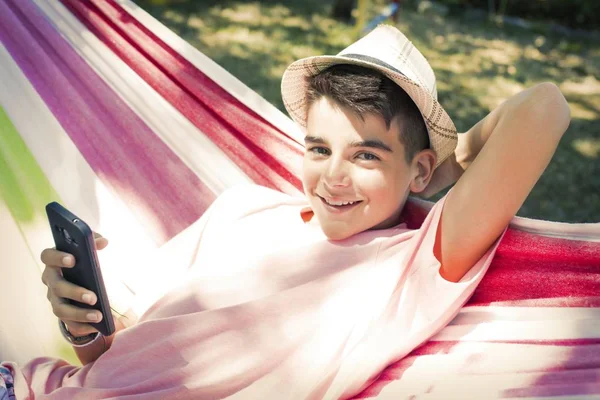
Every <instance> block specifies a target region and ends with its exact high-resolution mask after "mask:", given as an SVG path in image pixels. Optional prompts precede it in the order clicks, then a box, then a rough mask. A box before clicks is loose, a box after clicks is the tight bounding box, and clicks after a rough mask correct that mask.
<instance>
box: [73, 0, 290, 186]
mask: <svg viewBox="0 0 600 400" xmlns="http://www.w3.org/2000/svg"><path fill="white" fill-rule="evenodd" d="M61 1H62V2H63V3H64V4H65V5H66V6H67V7H68V8H69V9H70V10H71V12H72V13H73V14H75V15H76V16H77V17H78V18H79V19H80V21H81V22H82V23H83V24H85V25H86V26H87V27H88V29H89V30H90V31H92V32H93V33H94V34H95V35H96V36H97V37H98V38H99V39H100V40H101V41H102V42H104V43H105V44H106V45H107V46H108V47H109V48H110V49H112V50H113V51H114V52H115V53H116V54H117V55H118V56H119V57H120V58H121V59H122V60H123V61H125V62H126V63H127V65H129V67H131V68H132V69H133V70H134V71H135V72H136V73H137V74H138V75H139V76H141V77H142V78H143V79H144V80H145V81H146V82H148V84H149V85H150V86H152V87H153V88H154V89H155V90H156V91H157V92H158V93H160V94H161V95H162V96H163V97H164V98H165V99H167V100H168V101H169V102H170V103H171V104H173V106H174V107H175V108H177V109H178V110H179V111H180V112H181V113H182V114H183V115H185V116H186V117H187V118H188V119H189V120H190V121H191V122H192V123H193V124H194V125H195V126H197V127H198V128H199V129H200V130H201V131H202V132H203V133H204V134H205V135H207V136H208V137H209V138H210V139H211V140H212V141H213V142H214V143H215V144H216V145H217V146H218V147H219V148H220V149H222V150H223V151H224V152H225V154H227V156H228V157H229V158H230V159H231V160H232V161H233V162H234V163H235V164H237V165H238V166H239V167H240V168H241V169H242V170H243V171H244V172H245V173H246V174H247V175H248V176H249V177H250V178H251V179H252V180H253V181H254V182H255V183H257V184H260V185H263V186H267V187H270V188H273V189H277V190H280V191H284V192H287V193H294V194H297V192H298V191H299V190H301V188H302V184H301V181H300V179H299V178H298V176H299V172H300V165H301V155H302V150H301V146H300V145H298V143H296V142H295V141H293V140H292V139H291V138H289V137H288V136H287V135H285V134H283V133H282V132H280V131H279V130H277V129H276V128H275V127H274V126H272V125H271V124H269V123H268V122H267V121H265V120H264V119H263V118H261V117H260V116H258V115H257V114H256V113H255V112H254V111H253V110H251V109H249V108H248V107H246V106H245V105H244V104H242V103H241V102H240V101H238V100H237V99H236V98H234V97H233V96H232V95H231V94H229V93H228V92H227V91H226V90H224V89H223V88H221V87H220V86H219V85H217V84H216V83H215V82H214V81H212V80H211V79H210V78H208V77H207V76H206V75H205V74H203V73H202V72H201V71H199V70H198V69H197V68H196V67H195V66H193V65H192V64H191V63H190V62H189V61H187V60H186V59H185V58H184V57H182V56H181V55H179V54H178V53H177V52H176V51H175V50H173V49H171V48H170V47H169V46H168V45H166V44H165V43H164V42H163V41H161V40H160V39H159V38H158V37H157V36H156V35H154V34H153V33H152V32H150V31H149V30H148V29H147V28H145V27H144V26H143V25H142V24H140V23H139V22H138V21H137V20H136V19H135V18H133V17H132V16H130V15H129V14H128V13H127V12H126V11H125V10H123V8H122V7H121V6H120V5H118V4H117V3H115V2H114V1H112V0H109V1H104V0H102V1H101V0H61Z"/></svg>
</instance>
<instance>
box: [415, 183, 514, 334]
mask: <svg viewBox="0 0 600 400" xmlns="http://www.w3.org/2000/svg"><path fill="white" fill-rule="evenodd" d="M446 198H447V195H446V196H444V197H443V198H442V199H441V200H439V201H438V202H437V203H436V204H435V205H434V206H433V208H432V209H431V210H430V212H429V214H428V215H427V217H426V219H425V221H424V222H423V224H422V226H421V227H420V228H419V230H418V231H417V232H416V233H415V236H414V237H413V238H412V239H411V241H412V242H413V243H411V252H409V259H410V261H409V262H408V264H409V265H408V276H407V278H406V282H405V288H404V289H405V295H406V297H405V299H404V300H405V301H407V302H408V303H412V304H410V305H409V308H410V309H412V310H413V312H414V314H413V325H412V326H413V329H415V330H417V331H421V332H420V336H422V338H423V340H425V339H427V338H428V337H429V336H431V335H433V334H434V333H436V332H437V331H438V330H440V329H441V328H443V327H444V326H446V325H447V324H448V323H449V322H450V321H451V320H452V318H454V316H456V314H457V313H458V311H459V310H460V308H461V307H462V306H463V305H464V304H465V303H466V302H467V301H468V300H469V298H470V297H471V295H472V294H473V292H474V291H475V288H476V287H477V285H478V284H479V282H481V280H482V279H483V277H484V275H485V273H486V271H487V269H488V267H489V266H490V264H491V262H492V259H493V257H494V254H495V253H496V249H497V247H498V244H499V243H500V241H501V240H502V237H503V236H504V232H503V233H502V234H501V235H500V237H499V238H498V239H497V240H496V241H495V242H494V243H493V244H492V245H491V246H490V248H489V249H488V251H487V252H486V253H485V254H484V255H483V256H482V257H481V258H480V259H479V261H477V262H476V263H475V265H473V267H471V269H470V270H469V271H468V272H467V273H466V274H465V276H463V278H462V279H461V280H460V281H459V282H456V283H455V282H450V281H447V280H445V279H444V278H443V277H442V276H441V275H440V272H439V270H440V266H441V264H440V262H439V260H438V259H437V258H436V257H435V255H434V252H433V249H434V244H435V236H436V232H437V227H438V224H439V221H440V218H441V215H442V210H443V207H444V204H445V201H446Z"/></svg>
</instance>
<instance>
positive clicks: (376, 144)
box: [351, 139, 394, 153]
mask: <svg viewBox="0 0 600 400" xmlns="http://www.w3.org/2000/svg"><path fill="white" fill-rule="evenodd" d="M351 146H352V147H371V148H373V149H379V150H383V151H387V152H388V153H393V152H394V151H393V150H392V149H391V148H390V147H389V146H388V145H387V144H385V143H383V142H382V141H381V140H379V139H369V140H363V141H362V142H352V144H351Z"/></svg>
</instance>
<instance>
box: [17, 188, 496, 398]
mask: <svg viewBox="0 0 600 400" xmlns="http://www.w3.org/2000/svg"><path fill="white" fill-rule="evenodd" d="M444 200H445V199H442V200H440V201H439V202H438V203H437V204H436V205H435V206H434V207H433V209H432V210H431V211H430V213H429V215H428V216H427V219H426V220H425V222H424V223H423V225H422V227H421V228H420V229H418V230H409V229H407V228H406V226H405V225H404V224H400V225H398V226H396V227H394V228H390V229H385V230H378V231H366V232H362V233H360V234H357V235H355V236H353V237H351V238H349V239H346V240H343V241H329V240H327V238H326V237H325V235H324V234H323V232H322V231H321V229H320V228H319V226H318V225H316V224H313V223H306V222H305V221H304V220H303V218H301V212H302V211H303V209H304V208H305V207H306V200H305V199H302V198H295V197H290V196H287V195H284V194H281V193H279V192H276V191H272V190H270V189H266V188H263V187H259V186H253V185H245V186H240V187H236V188H233V189H230V190H228V191H227V192H225V193H224V194H223V195H221V196H220V197H219V198H218V199H217V201H216V202H215V203H214V204H213V205H212V206H211V208H210V209H209V210H208V211H207V212H206V214H205V215H204V216H203V217H202V218H201V219H200V220H199V222H198V223H197V224H196V225H197V229H196V230H195V232H196V233H195V234H196V235H197V236H196V242H197V250H196V251H195V252H194V257H193V259H192V260H190V262H189V267H188V268H186V269H185V270H184V272H183V273H182V275H181V276H180V278H179V279H180V283H179V284H178V285H177V286H176V287H174V288H172V289H171V290H170V291H169V292H168V293H167V294H166V295H164V296H163V297H161V298H160V299H159V300H158V301H156V302H155V303H154V304H153V305H152V306H151V307H150V308H148V309H147V311H146V312H145V314H144V315H142V316H141V318H140V319H139V321H138V323H137V324H136V325H134V326H132V327H130V328H127V329H125V330H124V331H121V332H119V333H118V334H117V335H116V337H115V340H114V342H113V345H112V347H111V348H110V349H109V351H107V352H106V353H105V354H103V355H102V356H101V357H100V358H99V359H98V360H97V361H96V362H94V363H91V364H88V365H86V366H84V367H74V366H70V365H67V364H66V363H64V362H62V361H59V360H56V359H49V358H40V359H35V360H33V361H31V362H30V363H28V364H27V365H25V366H24V367H23V368H22V369H18V368H17V367H16V366H15V365H12V364H8V365H10V367H11V368H13V369H14V375H15V387H16V393H17V396H18V397H17V398H18V399H27V398H32V397H33V394H35V395H36V399H41V398H44V399H66V398H68V399H85V400H89V399H107V398H117V397H118V398H123V397H126V396H132V398H135V399H217V398H225V397H227V398H231V399H321V398H327V399H337V398H345V397H349V396H352V395H354V394H356V393H358V392H359V391H360V390H361V389H363V388H364V387H365V386H366V385H368V384H369V383H370V382H371V381H372V380H373V379H375V378H376V377H377V374H378V373H379V372H381V370H382V369H383V368H385V367H386V366H387V365H389V364H390V363H392V362H394V361H395V360H398V359H400V358H402V357H404V356H405V355H406V354H407V353H409V352H410V351H411V350H413V349H414V348H415V347H417V346H418V345H420V344H421V343H423V342H425V341H426V340H427V339H428V338H429V337H431V336H432V335H433V334H435V333H436V332H437V331H439V330H440V329H441V328H443V327H444V326H445V325H446V324H447V323H448V322H449V321H450V320H451V319H452V318H453V317H454V316H455V315H456V313H457V312H458V310H459V308H460V307H461V306H462V305H463V304H464V303H465V302H466V301H467V300H468V298H469V297H470V296H471V294H472V293H473V290H474V289H475V287H476V286H477V284H478V283H479V281H480V280H481V278H482V277H483V275H484V273H485V271H486V270H487V268H488V265H489V264H490V261H491V259H492V256H493V254H494V252H495V249H496V246H497V243H496V244H495V245H494V246H492V248H491V249H490V250H489V251H488V252H487V253H486V254H485V255H484V257H482V259H481V260H480V261H479V262H478V263H477V264H476V265H475V266H474V267H473V268H472V269H471V270H470V272H469V273H467V275H466V276H465V277H464V278H463V279H462V280H461V282H459V283H450V282H447V281H445V280H444V279H443V278H442V277H441V276H440V275H439V262H438V260H437V259H436V258H435V257H434V255H433V245H434V241H435V233H436V227H437V224H438V221H439V218H440V214H441V211H442V207H443V204H444ZM164 273H165V274H168V273H169V266H168V265H164ZM41 394H48V395H47V396H41Z"/></svg>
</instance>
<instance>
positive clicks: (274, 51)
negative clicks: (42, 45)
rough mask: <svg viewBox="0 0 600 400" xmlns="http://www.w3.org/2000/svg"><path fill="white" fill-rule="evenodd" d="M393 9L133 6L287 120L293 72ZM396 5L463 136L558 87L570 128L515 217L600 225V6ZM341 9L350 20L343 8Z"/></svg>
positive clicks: (178, 0)
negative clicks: (512, 99) (285, 93)
mask: <svg viewBox="0 0 600 400" xmlns="http://www.w3.org/2000/svg"><path fill="white" fill-rule="evenodd" d="M344 3H345V4H344ZM392 3H393V2H390V1H384V0H367V1H363V0H358V1H357V0H285V1H283V0H281V1H245V0H219V1H216V0H138V1H137V4H138V5H140V6H141V7H143V8H144V9H146V11H148V12H149V13H150V14H152V15H153V16H154V17H156V18H157V19H159V20H160V21H161V22H163V23H164V24H166V25H167V26H168V27H169V28H170V29H172V30H173V31H174V32H175V33H177V34H178V35H179V36H181V37H183V38H184V39H185V40H186V41H188V42H189V43H190V44H192V45H193V46H195V47H197V48H198V49H199V50H200V51H202V52H203V53H205V54H206V55H207V56H209V57H211V58H212V59H213V60H215V61H216V62H217V63H219V64H220V65H221V66H223V67H224V68H225V69H227V70H228V71H229V72H231V73H232V74H233V75H235V76H236V77H237V78H239V79H240V80H241V81H242V82H244V83H245V84H247V85H248V86H249V87H251V88H252V89H254V90H255V91H257V92H258V93H259V94H260V95H262V96H263V97H265V98H266V99H267V100H268V101H269V102H271V103H273V104H274V105H276V106H277V107H278V108H279V109H280V110H282V111H284V112H285V110H284V108H283V103H282V101H281V95H280V89H279V87H280V80H281V76H282V74H283V71H284V70H285V68H286V66H287V65H288V64H290V63H291V62H293V61H295V60H296V59H298V58H302V57H307V56H312V55H321V54H336V53H337V52H339V51H340V50H341V49H343V48H344V47H345V46H347V45H349V44H350V43H352V42H353V41H354V40H355V39H356V38H358V37H359V35H360V34H361V31H362V28H365V27H367V26H368V23H369V22H370V21H372V20H373V19H374V18H376V17H377V16H378V15H380V14H382V13H385V12H386V10H388V9H389V7H390V5H392ZM398 4H399V9H398V11H397V13H396V16H395V17H396V19H395V20H394V19H387V20H386V22H387V23H391V24H395V25H396V26H397V27H398V28H399V29H400V30H401V31H402V32H404V33H405V34H406V35H407V36H408V37H409V38H410V39H411V40H412V41H413V42H414V43H415V44H416V45H417V47H418V48H419V49H420V50H421V52H422V53H423V54H424V55H425V56H426V57H427V59H428V60H429V61H430V63H431V64H432V66H433V68H434V70H435V72H436V76H437V78H438V92H439V98H440V102H441V103H442V105H443V106H444V107H445V108H446V110H447V111H448V113H449V114H450V115H451V116H452V117H453V119H454V122H455V124H456V126H457V128H458V130H459V131H465V130H467V129H468V128H470V127H471V126H472V125H473V124H474V123H476V122H477V121H478V120H479V119H481V118H483V117H484V116H485V115H486V114H487V113H488V112H489V111H491V110H492V109H493V108H494V107H496V106H497V105H498V104H500V102H502V101H503V100H504V99H506V98H507V97H509V96H511V95H512V94H514V93H517V92H518V91H520V90H523V89H524V88H527V87H529V86H532V85H534V84H536V83H539V82H543V81H552V82H555V83H556V84H557V85H559V87H560V88H561V89H562V91H563V93H564V95H565V96H566V98H567V100H568V101H569V104H570V106H571V115H572V122H571V126H570V128H569V130H568V133H567V135H565V137H564V138H563V140H562V142H561V144H560V146H559V148H558V150H557V152H556V154H555V156H554V159H553V161H552V162H551V164H550V165H549V167H548V168H547V170H546V172H545V173H544V175H543V176H542V178H541V179H540V181H539V182H538V184H537V185H536V186H535V188H534V189H533V191H532V193H531V195H530V196H529V197H528V199H527V201H526V202H525V204H524V205H523V207H522V208H521V210H520V211H519V215H521V216H525V217H531V218H538V219H549V220H554V221H567V222H600V33H599V32H598V31H600V26H599V24H598V21H600V2H597V1H596V0H573V1H568V2H567V1H558V0H530V1H527V2H522V1H517V0H512V1H511V0H495V1H494V0H479V1H478V0H445V1H440V2H429V1H415V0H412V1H408V0H404V1H399V2H398ZM565 4H568V7H566V6H565ZM343 5H347V11H346V12H344V10H343V7H341V8H336V7H340V6H343ZM334 9H335V10H337V14H338V15H337V16H335V17H334V15H333V14H334ZM360 10H362V12H361V11H360ZM531 151H532V152H533V151H535V148H532V149H531Z"/></svg>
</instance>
